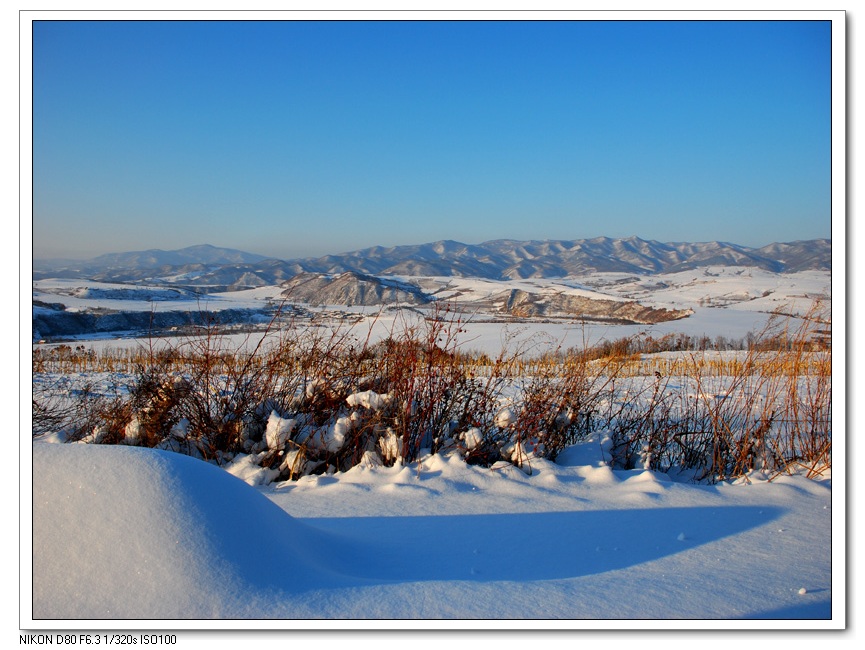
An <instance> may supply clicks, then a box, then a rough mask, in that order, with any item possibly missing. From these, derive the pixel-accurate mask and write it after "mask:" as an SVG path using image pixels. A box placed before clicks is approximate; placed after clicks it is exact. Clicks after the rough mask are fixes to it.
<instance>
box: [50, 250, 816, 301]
mask: <svg viewBox="0 0 865 650" xmlns="http://www.w3.org/2000/svg"><path fill="white" fill-rule="evenodd" d="M705 266H748V267H758V268H761V269H765V270H768V271H772V272H776V273H791V272H796V271H803V270H808V269H819V270H831V269H832V244H831V241H830V240H828V239H816V240H810V241H798V242H790V243H775V244H770V245H768V246H763V247H762V248H749V247H746V246H740V245H738V244H732V243H727V242H716V241H713V242H703V243H687V242H678V243H661V242H657V241H653V240H644V239H640V238H639V237H629V238H626V239H611V238H609V237H597V238H594V239H575V240H545V241H515V240H509V239H499V240H493V241H488V242H484V243H482V244H476V245H471V244H463V243H460V242H456V241H450V240H443V241H438V242H432V243H427V244H419V245H414V246H394V247H389V248H386V247H382V246H375V247H372V248H366V249H363V250H358V251H353V252H349V253H343V254H340V255H326V256H324V257H318V258H306V259H295V260H288V261H286V260H278V259H269V258H265V257H263V256H261V255H254V254H252V253H244V252H242V251H238V250H233V249H227V248H217V247H215V246H207V245H204V246H191V247H189V248H183V249H180V250H176V251H161V250H149V251H139V252H132V253H114V254H110V255H102V256H100V257H97V258H94V259H92V260H89V261H87V262H82V263H79V264H75V265H65V266H63V265H61V266H54V267H52V266H51V265H46V264H41V263H40V264H34V279H41V278H46V277H78V278H88V279H93V280H101V281H106V282H141V281H145V280H146V281H150V282H160V283H168V284H175V285H185V286H191V287H197V288H199V289H200V290H204V291H217V290H222V291H225V290H232V289H246V288H250V287H258V286H266V285H275V284H280V283H282V282H285V281H287V280H289V279H290V278H292V277H294V276H296V275H298V274H300V273H317V274H326V275H331V276H334V275H339V274H343V273H353V274H357V275H359V276H377V277H384V276H457V277H477V278H485V279H491V280H506V279H512V280H514V279H525V278H555V277H567V276H575V275H583V274H588V273H593V272H621V273H633V274H639V275H645V274H654V273H669V272H675V271H684V270H689V269H694V268H698V267H705ZM364 282H366V280H364ZM352 283H353V284H355V285H356V284H357V279H356V278H354V279H352ZM359 286H360V285H359ZM365 290H366V289H363V291H365Z"/></svg>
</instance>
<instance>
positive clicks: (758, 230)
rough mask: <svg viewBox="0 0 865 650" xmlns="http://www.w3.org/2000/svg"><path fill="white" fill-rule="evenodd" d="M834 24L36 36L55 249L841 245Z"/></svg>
mask: <svg viewBox="0 0 865 650" xmlns="http://www.w3.org/2000/svg"><path fill="white" fill-rule="evenodd" d="M830 31H831V25H830V23H829V22H801V21H778V22H742V21H712V22H660V21H648V22H632V21H627V22H584V21H573V22H556V21H550V22H546V21H545V22H513V21H500V22H463V21H456V22H455V21H441V22H373V21H362V22H350V21H349V22H342V21H339V22H291V21H285V22H220V21H213V22H206V21H202V22H164V21H152V22H83V21H68V22H51V21H45V22H34V24H33V183H34V186H33V187H34V190H33V201H34V204H33V207H34V213H33V237H34V256H35V257H36V258H42V257H90V256H93V255H97V254H101V253H105V252H119V251H127V250H142V249H147V248H161V249H166V250H168V249H175V248H181V247H184V246H189V245H193V244H199V243H210V244H213V245H217V246H227V247H232V248H240V249H243V250H248V251H251V252H257V253H261V254H265V255H272V256H276V257H281V258H291V257H303V256H312V255H315V256H317V255H321V254H326V253H338V252H343V251H348V250H355V249H358V248H363V247H367V246H372V245H376V244H381V245H387V246H391V245H398V244H417V243H423V242H429V241H434V240H438V239H455V240H458V241H463V242H466V243H479V242H482V241H486V240H489V239H499V238H513V239H579V238H585V237H596V236H601V235H606V236H610V237H627V236H631V235H637V236H639V237H642V238H644V239H656V240H659V241H708V240H715V239H718V240H723V241H731V242H735V243H740V244H745V245H750V246H762V245H765V244H768V243H770V242H773V241H793V240H797V239H811V238H817V237H830V235H831V212H830V210H831V206H830V191H831V168H830V129H831V120H830V105H831V83H830V73H831V59H830V41H831V38H830Z"/></svg>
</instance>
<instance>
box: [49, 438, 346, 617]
mask: <svg viewBox="0 0 865 650" xmlns="http://www.w3.org/2000/svg"><path fill="white" fill-rule="evenodd" d="M33 475H34V482H33V499H34V520H33V585H34V586H33V616H34V618H64V619H65V618H94V617H97V618H105V619H110V618H153V617H156V618H159V617H162V618H166V619H168V618H221V617H235V618H241V617H256V616H257V615H259V614H260V613H261V611H262V610H261V609H259V608H260V607H264V608H265V610H266V609H267V603H268V602H269V601H270V600H271V599H272V598H273V596H274V594H277V593H283V594H286V593H288V594H291V593H294V594H297V593H300V592H306V591H311V590H314V589H320V588H326V587H333V586H336V585H339V584H345V583H346V582H347V581H348V582H350V580H349V579H345V578H341V577H340V576H337V575H336V574H335V573H333V572H332V571H331V570H330V569H328V568H327V567H326V566H325V565H326V564H327V563H328V561H329V557H328V554H329V552H330V551H333V552H334V553H337V552H338V551H337V549H338V548H339V544H338V543H337V542H336V540H332V539H330V538H329V537H328V536H327V535H324V534H323V533H321V532H320V531H316V530H314V529H312V528H310V527H308V526H306V525H305V524H302V523H300V522H298V521H296V520H295V519H294V518H292V517H291V516H290V515H288V514H287V513H286V512H285V511H284V510H282V509H281V508H279V507H278V506H276V505H275V504H274V503H272V502H271V501H270V500H268V499H267V498H266V497H265V496H263V495H262V494H260V493H259V492H257V491H256V490H255V489H253V488H251V487H250V486H248V485H246V484H245V483H243V482H242V481H240V480H238V479H237V478H235V477H234V476H231V475H230V474H228V473H227V472H225V471H223V470H221V469H219V468H217V467H214V466H212V465H209V464H207V463H205V462H203V461H200V460H196V459H194V458H189V457H187V456H184V455H181V454H175V453H171V452H165V451H159V450H153V449H144V448H139V447H121V446H104V447H102V446H96V445H56V444H35V445H34V446H33ZM310 549H315V553H312V552H311V551H310Z"/></svg>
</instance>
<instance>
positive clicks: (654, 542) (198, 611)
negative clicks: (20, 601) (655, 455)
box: [22, 441, 844, 629]
mask: <svg viewBox="0 0 865 650" xmlns="http://www.w3.org/2000/svg"><path fill="white" fill-rule="evenodd" d="M32 451H33V479H34V480H33V500H34V503H38V504H39V507H38V508H36V509H35V511H33V513H34V520H33V526H32V530H33V546H32V549H33V554H32V576H33V618H34V621H33V622H27V621H25V623H27V624H26V625H25V624H22V626H23V627H24V628H27V629H37V628H39V627H41V626H45V625H48V624H50V623H51V622H52V621H54V622H55V623H56V621H57V619H63V621H62V625H61V627H68V626H69V623H70V620H71V621H73V624H77V623H78V622H79V620H86V619H132V620H135V621H136V623H135V625H134V627H135V628H136V629H152V628H156V629H159V628H161V627H162V628H164V627H166V623H165V621H163V620H159V619H171V620H177V619H227V620H228V624H229V625H230V626H231V627H232V628H237V627H243V626H244V623H243V622H242V621H241V620H239V619H251V620H250V622H249V625H250V626H260V624H261V620H262V619H273V618H279V619H291V620H292V623H291V627H292V628H293V629H297V628H303V627H308V628H322V627H323V626H322V623H321V622H320V621H316V620H315V619H321V618H327V619H344V620H346V619H347V620H349V621H350V620H352V619H390V620H392V619H448V620H456V619H487V620H486V621H485V622H484V621H481V622H480V623H479V625H481V626H483V627H486V628H488V629H490V628H491V629H499V628H500V627H501V624H500V623H496V622H494V621H493V622H491V621H490V620H489V619H506V620H522V621H523V623H522V624H523V625H526V626H532V627H543V628H550V627H555V626H556V624H555V623H553V622H552V619H568V622H567V623H566V625H567V627H569V628H574V627H581V626H583V627H593V628H616V629H622V628H623V627H628V626H629V625H631V626H636V627H645V626H646V625H647V624H649V623H647V622H652V621H655V625H657V621H659V620H660V621H662V622H664V621H666V626H667V627H670V626H673V627H675V626H676V625H677V623H676V621H687V620H693V619H697V620H703V621H704V622H705V621H706V620H715V621H719V622H720V624H721V625H724V626H726V627H727V628H729V629H737V628H740V627H747V626H748V625H749V623H748V620H749V619H802V620H800V621H792V620H786V621H784V622H783V623H775V624H774V625H773V624H772V623H771V622H766V623H764V625H767V626H770V627H772V626H774V627H779V626H780V627H781V628H783V629H794V628H796V627H804V628H807V629H838V628H840V627H842V626H843V606H841V604H840V603H841V602H843V598H841V595H842V594H843V592H844V587H843V584H839V583H838V582H833V577H835V576H843V567H842V570H841V571H839V572H833V570H832V569H833V568H834V567H833V562H832V553H831V548H832V544H831V539H832V537H831V524H832V490H831V480H828V479H823V480H817V481H815V480H808V479H806V478H804V477H798V476H781V477H777V478H776V479H775V480H773V481H772V482H768V481H766V480H765V478H761V476H760V475H759V473H757V474H754V475H752V476H751V477H750V478H751V480H750V481H748V482H744V481H743V482H736V483H723V484H719V485H716V486H700V485H693V484H685V483H676V482H673V481H671V480H670V478H669V477H667V476H666V475H664V474H658V473H654V472H651V471H644V470H631V471H616V470H612V469H611V468H610V467H609V466H607V465H606V464H605V463H604V462H603V458H602V456H601V447H600V446H599V445H598V443H597V441H594V442H588V443H585V444H582V445H578V446H575V447H572V448H569V449H568V450H566V451H565V452H564V453H563V454H562V455H561V456H560V458H559V460H558V462H557V463H551V462H547V461H540V460H538V461H537V462H536V464H535V467H534V468H533V473H532V475H526V474H525V473H523V472H522V471H520V470H518V469H517V468H515V467H512V466H510V467H493V468H489V469H485V468H481V467H477V466H471V465H467V464H466V463H465V462H463V460H462V459H459V458H456V457H449V456H442V455H435V456H431V457H427V458H425V459H424V460H423V461H422V463H421V464H419V465H413V466H404V467H403V466H399V465H397V466H394V467H391V468H384V467H377V468H365V467H361V466H358V467H356V468H355V469H353V470H352V471H349V472H345V473H339V474H335V475H324V476H309V477H305V478H303V479H301V480H299V481H296V482H292V483H280V484H275V485H272V486H268V487H253V486H252V485H250V484H247V483H245V482H244V481H242V480H239V479H238V478H236V477H234V476H231V475H230V473H229V472H226V471H225V470H223V469H220V468H218V467H215V466H213V465H210V464H207V463H205V462H203V461H200V460H196V459H193V458H190V457H187V456H183V455H181V454H174V453H170V452H161V451H156V450H153V449H145V448H140V447H123V446H101V445H88V444H49V443H46V442H35V443H34V444H33V447H32ZM231 469H232V468H229V471H231ZM234 471H235V472H237V473H239V472H240V471H241V470H240V469H239V468H234ZM69 486H75V488H74V489H70V488H69ZM22 512H24V513H30V512H31V510H30V509H29V508H24V509H22ZM24 523H26V522H24ZM22 525H23V524H22ZM25 528H29V527H27V526H25ZM22 548H24V550H26V551H27V553H22V574H23V575H30V572H29V571H28V570H27V569H29V563H30V552H29V546H28V547H26V548H25V547H22ZM840 582H843V579H842V580H841V581H840ZM833 594H835V595H836V598H837V600H836V599H833ZM28 610H29V608H27V607H23V608H22V611H23V612H25V613H24V614H23V615H24V616H26V615H27V614H26V612H27V611H28ZM833 614H834V620H830V619H831V617H832V616H833ZM530 619H535V620H534V621H532V620H530ZM722 619H728V620H727V622H723V621H722ZM629 620H630V622H629ZM614 621H615V622H614ZM387 624H388V622H387V621H384V625H387ZM214 625H215V626H217V627H218V626H219V625H220V623H219V622H215V623H209V624H208V626H214ZM334 625H337V626H338V625H339V622H336V623H334V622H331V623H328V625H327V627H333V626H334ZM348 625H349V626H351V625H356V623H354V624H352V623H350V622H349V623H348ZM424 625H427V626H428V623H427V624H424ZM714 625H715V624H712V627H714ZM54 627H57V625H56V624H55V625H54ZM168 627H171V628H174V627H175V624H169V625H168ZM252 629H255V628H254V627H253V628H252Z"/></svg>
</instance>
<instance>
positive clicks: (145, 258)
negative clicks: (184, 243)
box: [33, 244, 267, 272]
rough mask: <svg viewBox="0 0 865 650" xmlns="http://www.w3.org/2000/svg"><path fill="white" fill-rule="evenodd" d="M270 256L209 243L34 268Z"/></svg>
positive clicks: (147, 265) (138, 266)
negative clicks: (171, 249)
mask: <svg viewBox="0 0 865 650" xmlns="http://www.w3.org/2000/svg"><path fill="white" fill-rule="evenodd" d="M264 259H267V258H265V257H264V256H263V255H256V254H255V253H246V252H244V251H240V250H235V249H233V248H220V247H218V246H211V245H210V244H200V245H198V246H188V247H186V248H181V249H179V250H173V251H164V250H160V249H158V248H153V249H149V250H145V251H132V252H128V253H108V254H106V255H100V256H99V257H94V258H93V259H90V260H85V261H73V260H37V261H34V264H33V267H34V269H35V270H40V271H42V270H50V269H67V268H68V269H75V268H81V269H93V270H98V271H99V272H105V271H106V270H108V269H125V270H144V269H159V268H166V267H176V266H184V265H205V266H222V265H225V264H254V263H256V262H259V261H261V260H264Z"/></svg>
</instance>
